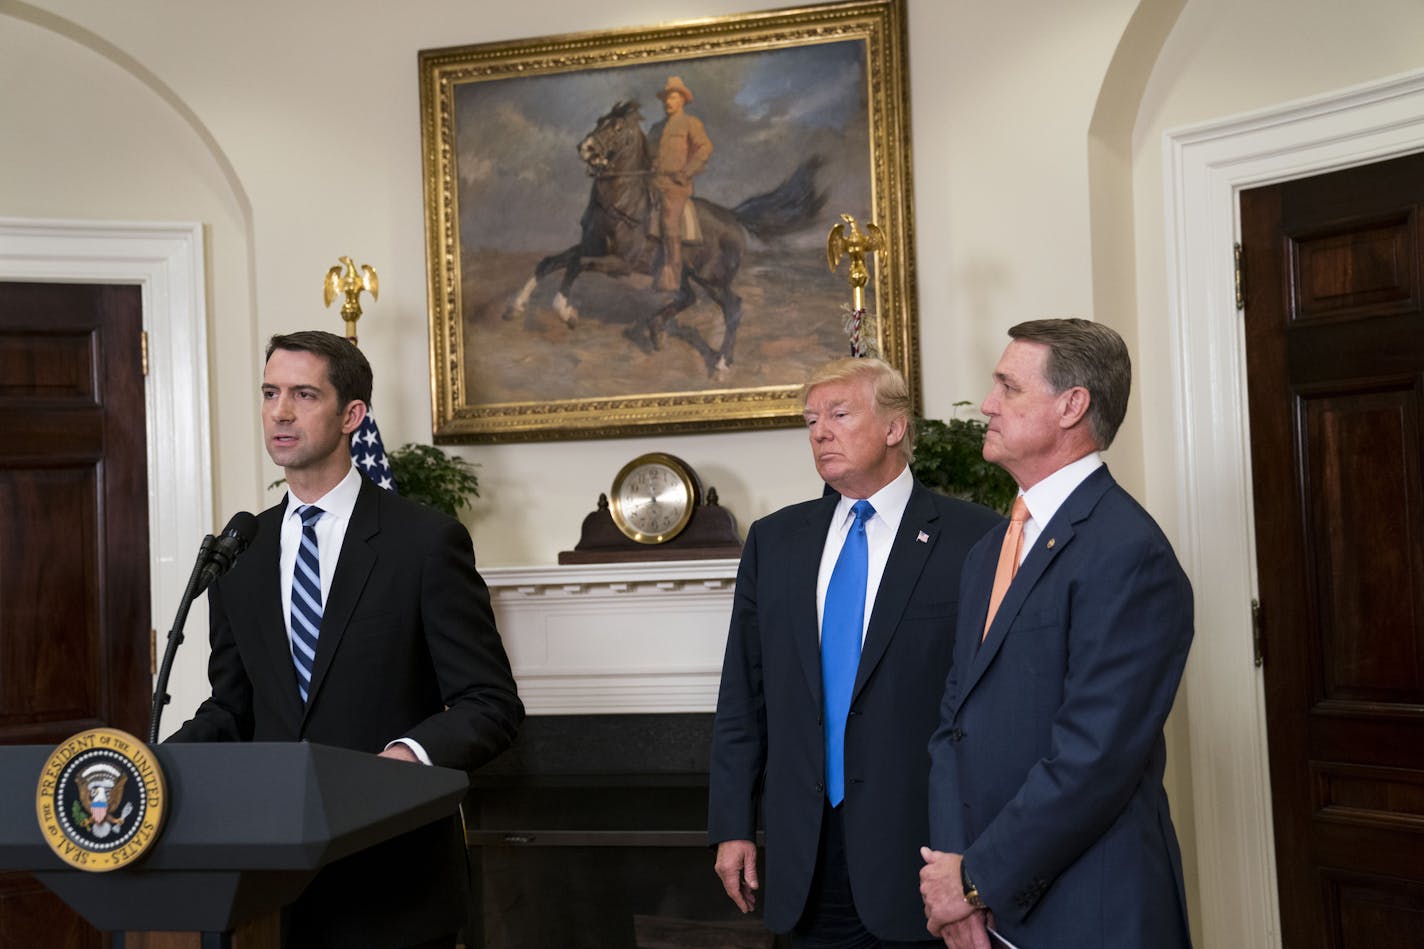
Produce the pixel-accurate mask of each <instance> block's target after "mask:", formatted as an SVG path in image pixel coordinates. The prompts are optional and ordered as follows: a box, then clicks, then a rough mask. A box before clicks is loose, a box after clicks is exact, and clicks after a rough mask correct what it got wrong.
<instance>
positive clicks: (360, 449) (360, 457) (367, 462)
mask: <svg viewBox="0 0 1424 949" xmlns="http://www.w3.org/2000/svg"><path fill="white" fill-rule="evenodd" d="M351 461H352V462H353V463H355V465H356V467H358V468H360V469H361V471H362V472H363V473H364V474H365V475H366V477H368V478H370V479H371V480H372V481H374V482H376V484H378V485H380V486H381V487H383V488H385V489H386V490H387V491H393V492H395V493H396V494H400V491H398V490H397V489H396V476H395V475H394V474H393V473H392V472H391V465H390V462H389V461H387V460H386V446H385V444H384V443H383V442H382V441H381V430H380V429H379V428H377V427H376V416H375V415H374V414H373V413H372V412H371V411H370V408H369V407H367V411H366V418H365V419H363V420H362V422H361V427H360V428H358V429H356V431H355V433H354V434H352V436H351Z"/></svg>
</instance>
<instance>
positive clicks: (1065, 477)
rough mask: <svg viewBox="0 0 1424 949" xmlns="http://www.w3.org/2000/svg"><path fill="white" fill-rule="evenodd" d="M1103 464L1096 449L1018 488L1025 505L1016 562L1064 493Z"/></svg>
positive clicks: (1076, 488)
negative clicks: (1035, 482) (1021, 489)
mask: <svg viewBox="0 0 1424 949" xmlns="http://www.w3.org/2000/svg"><path fill="white" fill-rule="evenodd" d="M1102 466H1103V458H1102V456H1101V455H1099V454H1098V453H1097V452H1095V451H1093V452H1089V453H1088V454H1086V455H1084V456H1083V457H1082V458H1079V459H1078V460H1077V461H1070V462H1068V464H1066V465H1064V466H1063V467H1062V468H1059V469H1058V470H1057V471H1055V472H1053V474H1051V475H1049V476H1048V477H1047V478H1044V479H1043V480H1042V481H1040V482H1039V483H1038V484H1036V485H1034V486H1033V487H1031V488H1029V489H1028V490H1027V491H1020V492H1019V496H1020V497H1022V498H1023V499H1024V505H1025V506H1026V507H1027V508H1028V515H1029V517H1028V520H1026V521H1024V532H1023V547H1022V548H1021V549H1020V550H1019V563H1023V562H1024V558H1025V557H1027V556H1028V552H1029V551H1030V550H1032V549H1033V545H1034V544H1035V543H1036V542H1037V541H1038V536H1039V535H1040V534H1042V533H1043V529H1044V527H1046V526H1047V525H1048V522H1049V521H1051V520H1053V515H1055V514H1057V513H1058V509H1059V508H1060V507H1062V506H1063V502H1064V501H1066V500H1068V495H1070V494H1072V493H1073V492H1074V491H1076V490H1078V485H1080V484H1082V483H1083V482H1084V481H1086V480H1088V475H1090V474H1092V473H1093V472H1094V471H1097V470H1098V469H1099V468H1101V467H1102Z"/></svg>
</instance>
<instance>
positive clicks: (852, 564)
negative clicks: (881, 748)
mask: <svg viewBox="0 0 1424 949" xmlns="http://www.w3.org/2000/svg"><path fill="white" fill-rule="evenodd" d="M851 510H852V511H853V512H854V513H855V523H854V524H852V525H851V526H850V532H849V533H847V534H846V539H845V545H844V546H842V547H841V555H840V556H839V557H838V558H836V566H835V569H834V570H832V571H831V582H830V585H829V586H827V587H826V603H825V606H824V607H823V609H822V611H821V613H822V618H821V692H822V694H823V696H824V697H825V722H826V726H825V728H826V797H827V798H829V799H830V802H831V806H832V807H835V806H837V805H838V804H840V802H841V801H842V800H843V799H844V798H845V728H846V713H848V712H849V711H850V694H851V690H852V689H853V688H854V687H855V673H856V670H857V669H858V668H859V667H860V640H861V636H862V635H863V630H864V628H865V584H866V578H867V575H868V573H869V568H870V552H869V547H868V545H867V544H866V540H865V522H866V521H868V520H870V519H871V518H872V517H874V516H875V508H873V507H871V506H870V502H869V501H865V500H861V501H856V502H855V506H854V507H852V508H851Z"/></svg>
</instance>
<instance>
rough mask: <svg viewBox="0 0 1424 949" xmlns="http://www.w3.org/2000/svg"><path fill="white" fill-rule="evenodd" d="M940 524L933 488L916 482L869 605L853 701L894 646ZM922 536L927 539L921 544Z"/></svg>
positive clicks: (936, 539)
mask: <svg viewBox="0 0 1424 949" xmlns="http://www.w3.org/2000/svg"><path fill="white" fill-rule="evenodd" d="M938 522H939V512H938V511H937V510H936V509H935V506H934V501H933V500H932V499H931V498H930V496H929V489H928V488H925V487H922V486H921V485H920V484H919V482H916V483H915V486H914V487H913V488H912V489H911V491H910V500H909V502H908V503H907V504H906V505H905V513H904V514H903V515H902V516H901V518H900V529H899V530H898V531H897V532H896V534H895V539H894V541H892V542H891V545H890V557H889V559H888V560H887V561H886V562H885V572H884V573H883V574H881V578H880V588H879V589H878V590H877V591H876V593H875V602H874V603H873V604H867V608H868V609H870V626H869V627H868V628H867V629H866V632H865V645H864V646H862V647H861V651H860V666H859V668H858V669H857V670H856V674H855V688H854V690H853V691H852V692H851V701H852V702H854V701H855V697H856V696H857V695H859V694H860V690H861V689H863V688H864V687H865V683H866V682H868V681H869V680H870V676H871V674H872V673H873V672H874V671H875V667H876V666H877V665H878V664H879V663H880V660H881V659H882V658H883V657H884V656H885V650H886V649H887V648H889V646H890V640H891V638H892V637H893V636H894V634H895V630H896V628H897V627H898V626H899V625H900V617H901V615H902V614H903V613H904V612H905V605H906V604H907V603H909V601H910V594H911V593H913V592H914V590H915V584H917V583H919V581H920V574H921V573H923V572H924V569H925V564H926V563H927V562H928V561H929V559H930V553H931V552H932V551H933V550H934V546H935V544H936V543H937V542H938V541H939V531H940V528H939V523H938ZM921 535H924V536H925V538H926V539H925V540H923V541H921V540H920V539H919V538H920V536H921Z"/></svg>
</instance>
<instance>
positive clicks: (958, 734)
mask: <svg viewBox="0 0 1424 949" xmlns="http://www.w3.org/2000/svg"><path fill="white" fill-rule="evenodd" d="M949 740H950V741H963V740H964V729H962V728H956V729H955V730H954V731H952V732H950V733H949Z"/></svg>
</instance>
